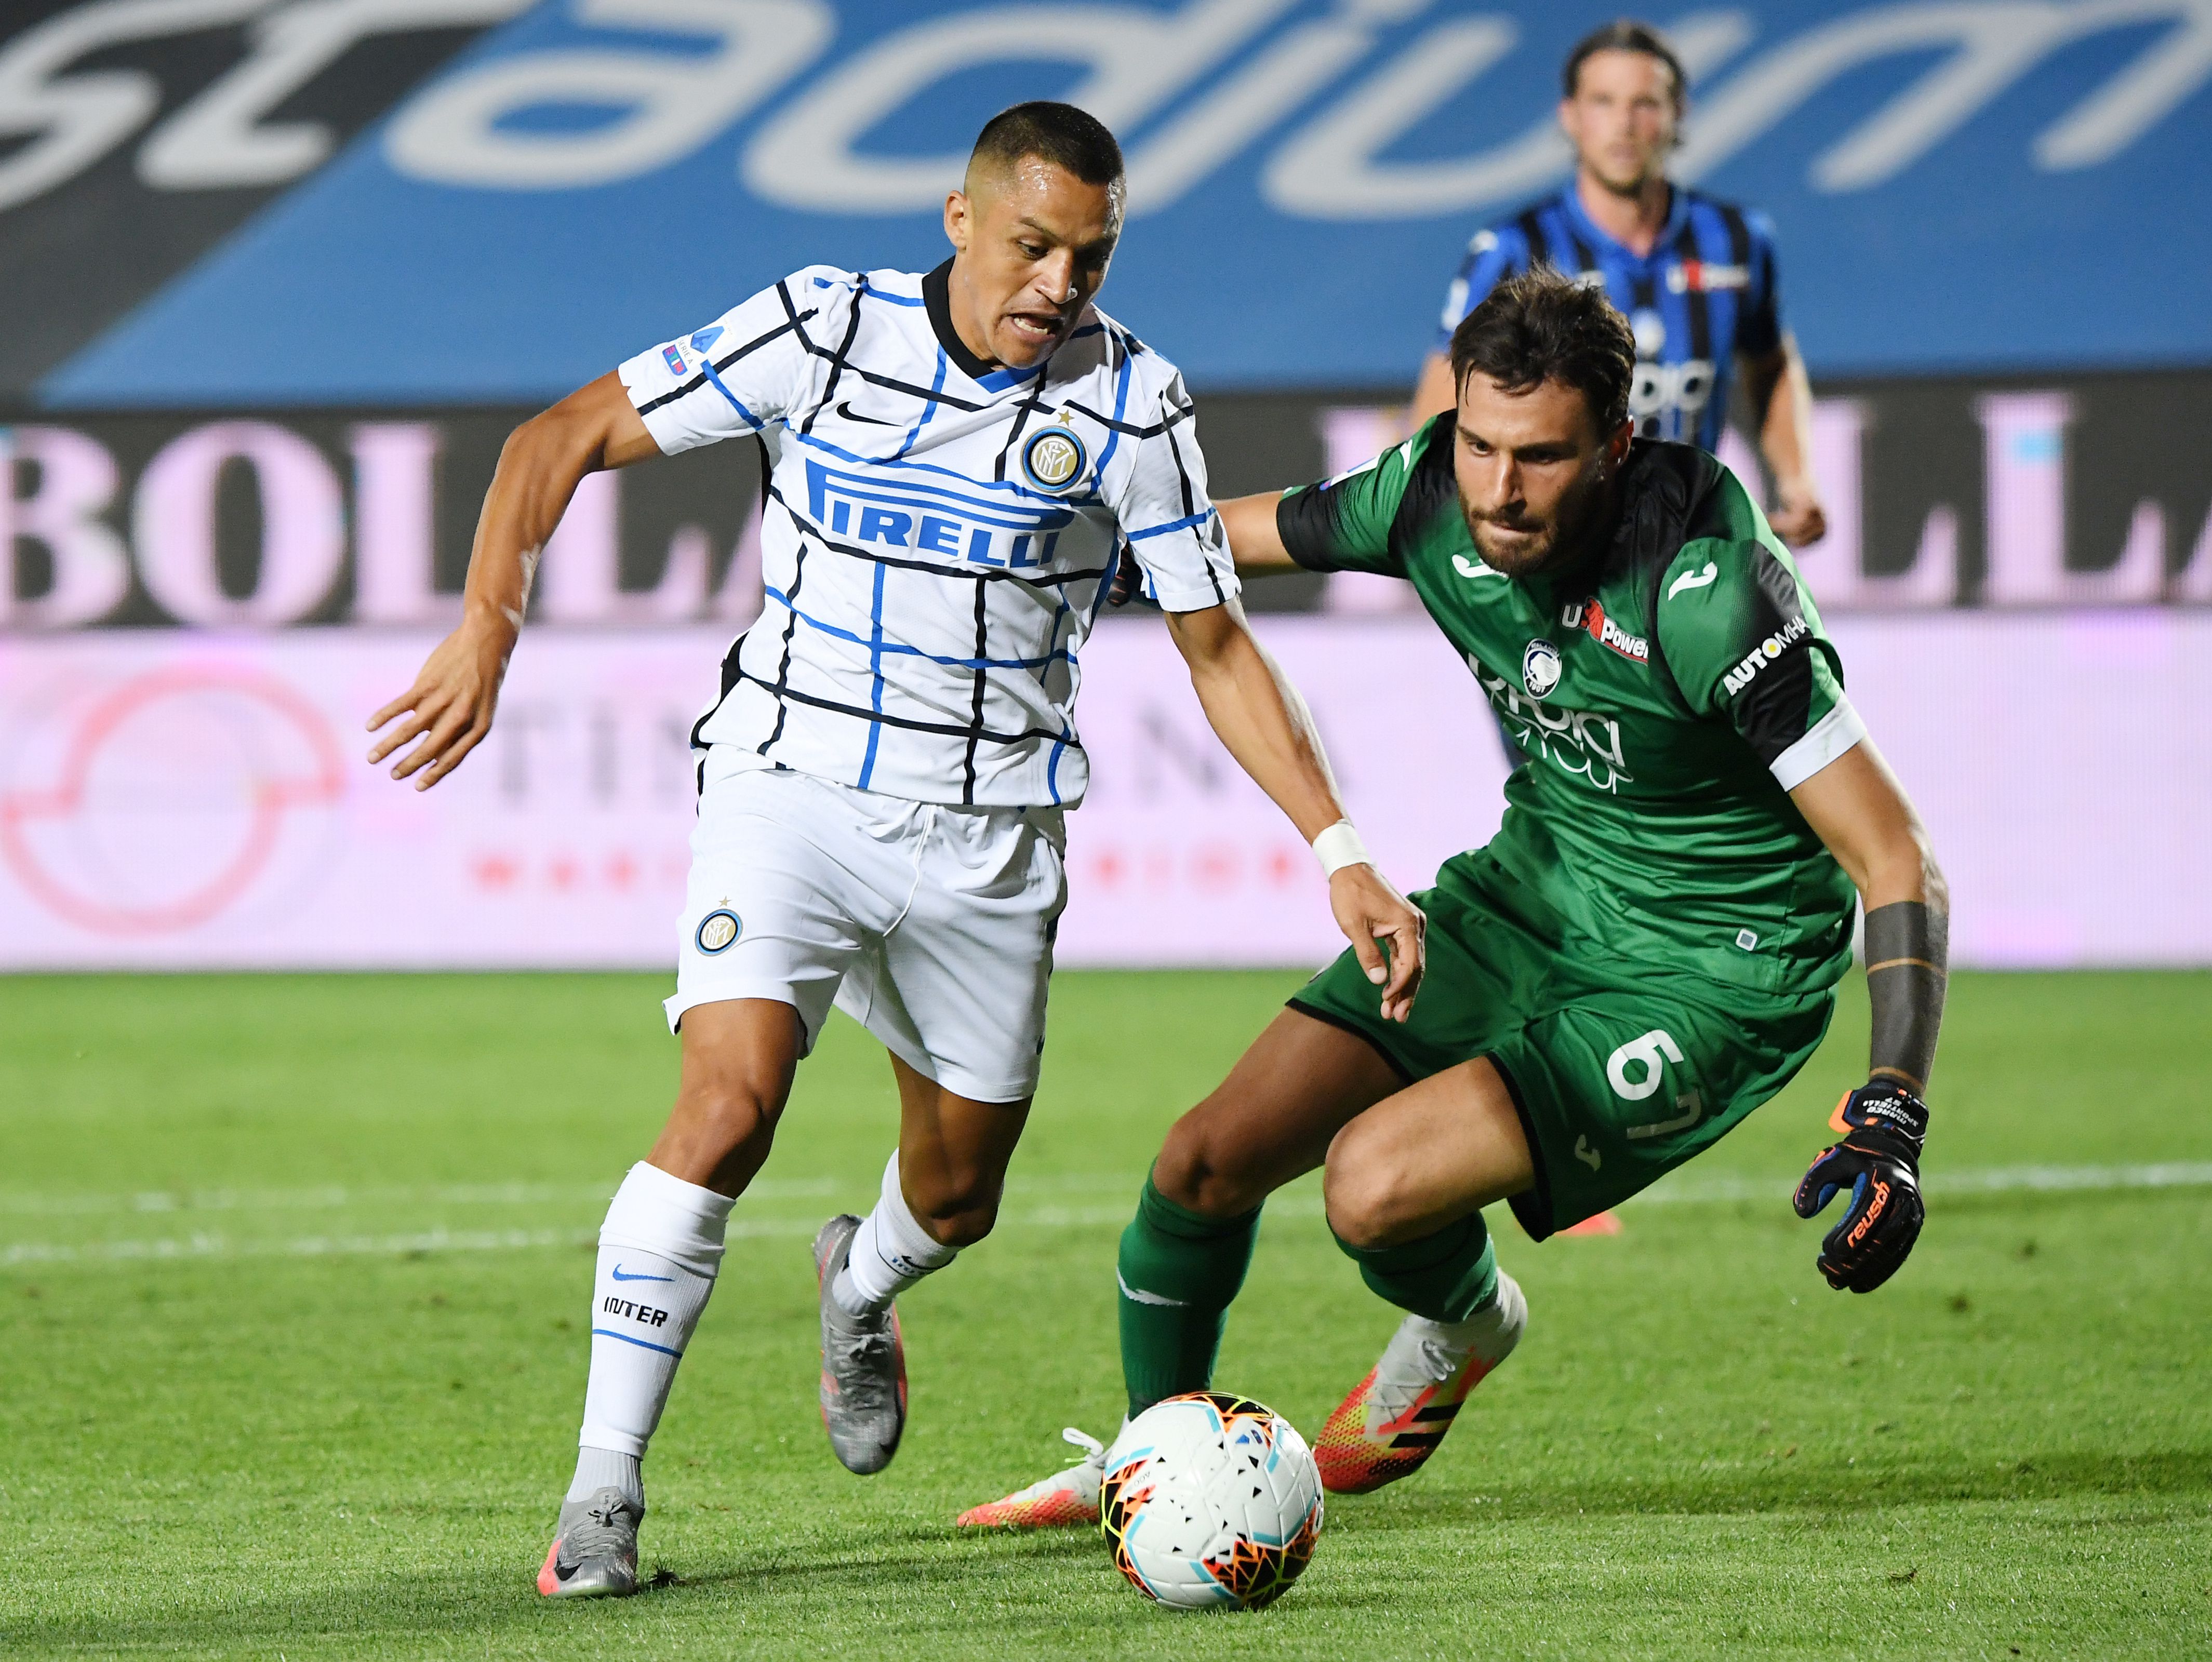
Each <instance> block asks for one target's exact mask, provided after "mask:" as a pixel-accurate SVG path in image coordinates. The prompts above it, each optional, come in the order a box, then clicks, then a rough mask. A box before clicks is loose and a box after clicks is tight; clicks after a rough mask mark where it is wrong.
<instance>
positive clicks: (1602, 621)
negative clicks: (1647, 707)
mask: <svg viewBox="0 0 2212 1662" xmlns="http://www.w3.org/2000/svg"><path fill="white" fill-rule="evenodd" d="M1559 622H1562V623H1564V624H1565V625H1566V626H1567V627H1568V628H1571V629H1581V630H1583V632H1584V633H1585V634H1588V635H1589V638H1590V639H1591V640H1595V641H1596V642H1597V643H1598V645H1599V646H1610V647H1612V648H1613V651H1615V652H1619V653H1620V655H1621V656H1622V657H1623V658H1634V659H1635V660H1636V661H1637V662H1638V664H1649V663H1650V661H1651V643H1650V641H1648V640H1645V639H1644V637H1643V636H1642V635H1640V634H1629V632H1628V631H1627V630H1626V629H1624V628H1621V627H1620V624H1618V623H1616V622H1613V620H1612V619H1611V618H1609V617H1607V616H1606V615H1605V608H1604V607H1603V606H1601V605H1600V604H1598V603H1597V600H1596V597H1595V596H1593V597H1591V598H1589V599H1588V600H1583V601H1579V602H1577V604H1574V605H1571V606H1569V607H1568V608H1567V609H1566V610H1565V611H1563V612H1561V613H1560V614H1559Z"/></svg>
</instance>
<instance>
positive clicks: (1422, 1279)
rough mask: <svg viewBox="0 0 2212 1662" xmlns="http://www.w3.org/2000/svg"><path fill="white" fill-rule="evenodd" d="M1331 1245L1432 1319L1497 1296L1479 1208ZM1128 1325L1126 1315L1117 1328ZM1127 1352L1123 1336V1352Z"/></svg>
mask: <svg viewBox="0 0 2212 1662" xmlns="http://www.w3.org/2000/svg"><path fill="white" fill-rule="evenodd" d="M1336 1244H1337V1245H1338V1246H1341V1247H1342V1248H1344V1253H1345V1256H1346V1257H1347V1258H1349V1259H1352V1260H1353V1261H1354V1262H1355V1263H1357V1264H1358V1265H1359V1278H1360V1279H1361V1280H1362V1281H1364V1282H1365V1283H1367V1284H1368V1286H1369V1287H1370V1288H1372V1289H1374V1290H1375V1291H1376V1293H1378V1294H1380V1295H1382V1296H1383V1297H1384V1298H1386V1299H1388V1300H1389V1301H1390V1302H1391V1303H1393V1304H1395V1305H1396V1306H1397V1307H1399V1308H1400V1309H1401V1310H1410V1311H1412V1312H1413V1314H1415V1315H1417V1316H1426V1317H1427V1318H1428V1319H1430V1320H1431V1321H1465V1320H1466V1319H1468V1317H1469V1316H1471V1315H1473V1314H1474V1313H1475V1312H1476V1311H1477V1310H1480V1308H1481V1307H1483V1306H1484V1305H1486V1304H1487V1303H1489V1302H1490V1301H1491V1300H1492V1299H1493V1298H1495V1297H1496V1296H1497V1295H1498V1251H1497V1249H1496V1248H1495V1247H1493V1246H1492V1245H1491V1244H1490V1231H1489V1230H1488V1229H1487V1228H1485V1227H1484V1225H1483V1222H1482V1214H1481V1213H1480V1212H1469V1213H1468V1215H1467V1216H1465V1217H1463V1218H1461V1219H1460V1220H1459V1221H1458V1222H1455V1223H1447V1224H1446V1225H1444V1227H1443V1228H1441V1229H1439V1230H1437V1232H1436V1234H1432V1235H1423V1236H1422V1237H1421V1238H1420V1239H1419V1240H1408V1241H1407V1242H1405V1243H1403V1244H1402V1245H1401V1246H1352V1244H1351V1243H1350V1242H1349V1241H1347V1240H1345V1238H1344V1237H1343V1236H1342V1235H1338V1236H1337V1238H1336ZM1122 1250H1123V1251H1124V1252H1125V1253H1126V1252H1127V1247H1124V1248H1123V1249H1122ZM1124 1308H1125V1309H1126V1308H1127V1306H1124ZM1127 1328H1128V1324H1127V1318H1126V1317H1125V1318H1124V1319H1123V1322H1122V1331H1124V1332H1127ZM1127 1353H1128V1341H1127V1339H1124V1340H1123V1341H1122V1354H1123V1355H1125V1356H1126V1355H1127Z"/></svg>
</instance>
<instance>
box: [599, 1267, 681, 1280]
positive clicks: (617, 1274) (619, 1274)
mask: <svg viewBox="0 0 2212 1662" xmlns="http://www.w3.org/2000/svg"><path fill="white" fill-rule="evenodd" d="M607 1273H608V1274H609V1275H611V1276H612V1277H614V1278H615V1279H616V1280H617V1281H666V1282H673V1281H674V1280H675V1279H676V1277H674V1276H626V1275H624V1274H623V1267H622V1265H619V1264H617V1265H615V1267H614V1268H613V1269H611V1270H610V1271H607Z"/></svg>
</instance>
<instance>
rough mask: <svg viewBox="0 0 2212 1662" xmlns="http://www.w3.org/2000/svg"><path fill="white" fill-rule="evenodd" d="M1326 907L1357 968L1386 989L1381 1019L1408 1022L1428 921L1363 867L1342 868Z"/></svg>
mask: <svg viewBox="0 0 2212 1662" xmlns="http://www.w3.org/2000/svg"><path fill="white" fill-rule="evenodd" d="M1328 904H1329V909H1330V910H1331V911H1332V912H1334V913H1336V926H1337V927H1338V928H1339V929H1340V930H1342V931H1344V934H1345V938H1346V940H1348V941H1350V942H1351V943H1352V954H1353V955H1354V956H1356V957H1357V958H1358V960H1359V967H1361V968H1362V969H1364V970H1365V971H1366V972H1367V979H1368V980H1370V981H1372V982H1374V983H1375V984H1376V986H1379V987H1381V988H1382V989H1383V1020H1384V1021H1386V1022H1402V1021H1405V1020H1406V1019H1407V1017H1409V1016H1412V1015H1413V994H1414V992H1416V991H1418V990H1419V986H1420V985H1421V970H1422V968H1423V967H1424V966H1425V964H1426V962H1427V961H1428V947H1427V945H1426V943H1425V941H1424V939H1423V936H1424V933H1425V931H1426V930H1427V928H1428V925H1429V920H1428V919H1427V918H1426V917H1425V916H1424V915H1423V914H1422V912H1421V908H1420V907H1418V906H1415V905H1414V904H1413V902H1412V901H1409V900H1407V898H1406V897H1405V896H1404V895H1401V894H1400V893H1399V892H1398V891H1397V890H1396V889H1394V888H1392V887H1391V886H1390V880H1389V878H1388V877H1386V876H1383V874H1382V873H1381V872H1380V871H1377V870H1376V869H1375V868H1374V867H1373V866H1371V865H1367V864H1355V865H1346V866H1341V867H1339V868H1338V870H1337V871H1336V874H1335V875H1334V876H1332V877H1330V878H1329V880H1328ZM1386 947H1387V948H1388V949H1389V950H1388V954H1387V955H1386V954H1385V950H1384V949H1385V948H1386Z"/></svg>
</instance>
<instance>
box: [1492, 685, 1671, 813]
mask: <svg viewBox="0 0 2212 1662" xmlns="http://www.w3.org/2000/svg"><path fill="white" fill-rule="evenodd" d="M1467 662H1468V668H1469V669H1471V670H1474V678H1475V680H1476V681H1477V682H1479V683H1480V685H1481V688H1482V690H1483V691H1484V692H1485V693H1486V694H1488V695H1489V696H1490V702H1491V706H1492V708H1494V709H1495V710H1496V711H1497V712H1498V717H1499V719H1501V720H1502V721H1504V724H1505V731H1506V732H1507V733H1508V735H1509V736H1510V737H1511V738H1512V740H1513V742H1514V743H1516V744H1517V745H1519V746H1520V747H1521V748H1522V749H1524V750H1526V751H1527V752H1528V754H1529V755H1532V756H1538V757H1541V758H1543V759H1544V760H1546V761H1552V762H1556V763H1557V764H1558V765H1559V767H1563V768H1565V770H1566V771H1567V772H1568V773H1579V774H1580V775H1582V777H1583V778H1584V779H1588V780H1589V782H1590V783H1591V784H1592V785H1593V786H1596V787H1597V789H1599V790H1601V791H1605V792H1615V791H1618V790H1619V789H1620V787H1621V786H1622V785H1624V784H1634V783H1635V780H1636V775H1635V774H1633V773H1630V772H1629V771H1628V767H1627V764H1626V760H1625V758H1624V757H1623V755H1622V754H1621V748H1620V723H1619V722H1617V721H1615V720H1614V719H1613V718H1612V717H1610V716H1601V715H1593V714H1592V713H1589V711H1587V710H1562V709H1559V708H1557V707H1553V706H1551V705H1547V704H1543V703H1540V702H1538V701H1536V700H1534V699H1532V698H1524V697H1522V695H1521V692H1520V690H1519V689H1518V688H1516V687H1515V686H1514V685H1513V683H1512V682H1510V681H1508V680H1507V679H1506V678H1505V677H1504V676H1498V675H1492V674H1491V673H1490V671H1489V670H1486V669H1484V668H1483V667H1482V665H1481V664H1480V663H1478V662H1477V661H1476V660H1475V659H1474V658H1471V657H1470V658H1468V661H1467Z"/></svg>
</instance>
